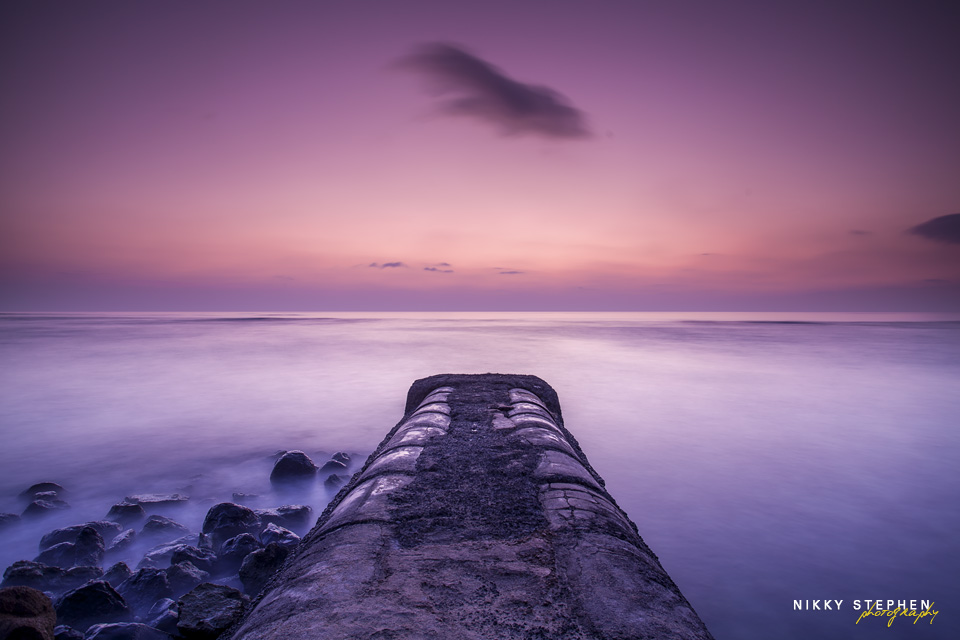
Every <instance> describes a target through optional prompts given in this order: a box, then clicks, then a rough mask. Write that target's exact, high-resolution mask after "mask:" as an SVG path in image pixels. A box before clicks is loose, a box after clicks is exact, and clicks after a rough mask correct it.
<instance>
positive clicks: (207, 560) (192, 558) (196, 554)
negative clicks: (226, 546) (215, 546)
mask: <svg viewBox="0 0 960 640" xmlns="http://www.w3.org/2000/svg"><path fill="white" fill-rule="evenodd" d="M183 562H189V563H190V564H192V565H193V566H195V567H196V568H197V569H200V570H201V571H207V572H211V571H213V568H214V566H215V565H216V562H217V554H215V553H214V552H213V551H209V550H207V549H200V548H197V547H193V546H190V545H183V546H182V547H181V548H179V549H177V550H176V551H174V552H173V554H172V555H171V556H170V564H171V566H172V565H175V564H180V563H183Z"/></svg>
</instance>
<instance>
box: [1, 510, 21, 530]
mask: <svg viewBox="0 0 960 640" xmlns="http://www.w3.org/2000/svg"><path fill="white" fill-rule="evenodd" d="M18 524H20V516H18V515H17V514H15V513H0V531H3V530H4V529H7V528H8V527H14V526H16V525H18Z"/></svg>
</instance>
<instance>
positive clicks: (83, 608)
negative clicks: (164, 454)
mask: <svg viewBox="0 0 960 640" xmlns="http://www.w3.org/2000/svg"><path fill="white" fill-rule="evenodd" d="M274 457H275V462H274V464H273V468H272V471H271V473H270V483H271V486H272V487H273V488H274V489H275V490H276V491H277V494H278V495H289V496H302V495H306V494H310V493H311V490H312V489H313V488H314V487H316V486H318V485H322V486H323V487H325V488H326V490H327V491H336V490H337V489H339V487H340V486H341V485H343V484H344V482H346V481H347V480H348V479H349V477H350V476H349V474H350V470H351V468H352V467H353V466H354V465H355V458H356V455H355V454H354V455H353V456H351V455H350V454H347V453H344V452H339V453H336V454H334V455H333V456H332V457H331V458H330V459H329V460H328V461H326V462H325V463H324V464H322V466H319V467H318V466H317V465H316V464H314V462H313V460H312V459H311V458H310V457H309V456H308V455H307V454H306V453H304V452H302V451H281V452H277V454H275V456H274ZM70 498H71V495H70V492H69V491H68V490H67V489H65V488H64V487H63V486H61V485H60V484H57V483H55V482H41V483H37V484H34V485H32V486H30V487H28V488H27V489H24V490H23V491H22V492H21V493H20V494H19V499H20V500H21V501H22V502H23V503H25V504H26V506H25V507H24V509H23V511H22V513H21V514H15V513H3V514H0V536H2V535H3V534H4V533H6V532H11V531H15V530H16V529H17V528H19V527H22V526H26V525H30V526H33V527H35V528H36V527H37V526H38V525H42V523H43V521H44V520H45V519H47V518H49V517H50V516H51V515H52V514H54V513H59V514H61V515H62V513H63V512H65V511H66V510H69V509H70V502H69V500H70ZM262 502H263V498H261V497H260V496H257V495H250V494H243V493H234V494H233V496H232V500H231V501H229V502H219V503H217V504H214V505H213V506H212V507H210V508H209V509H208V510H207V512H206V515H205V517H204V518H203V523H202V525H201V526H200V528H199V530H198V531H192V530H191V528H190V527H188V526H186V525H184V524H182V523H181V522H179V521H178V520H177V517H178V513H183V512H184V510H185V508H186V507H187V506H188V505H191V501H190V497H189V496H187V495H184V494H182V493H169V494H155V493H151V494H134V495H127V496H125V497H124V498H123V500H121V501H119V502H117V503H115V504H113V505H112V506H109V508H107V509H105V511H106V515H105V516H104V517H103V518H102V519H100V520H92V521H88V522H80V523H77V524H73V525H69V526H65V527H59V528H55V529H51V530H47V531H46V533H44V534H43V535H42V536H41V537H40V540H39V542H38V545H37V547H38V554H37V555H36V556H35V557H33V558H32V559H29V560H27V559H24V560H19V561H16V562H14V563H13V564H11V565H10V566H8V567H6V569H5V570H4V572H3V582H2V583H0V638H7V637H21V635H17V634H26V635H22V637H24V638H42V639H44V640H84V639H86V640H170V639H174V638H184V639H186V638H193V639H199V640H202V639H206V638H216V637H218V636H219V635H221V634H222V633H223V631H224V630H225V629H226V628H228V627H229V626H230V625H232V624H233V623H235V622H236V621H237V620H238V619H239V618H240V617H241V616H242V614H243V612H244V610H245V609H246V607H248V605H249V603H250V600H251V597H253V596H256V595H257V593H258V592H259V591H260V590H261V589H262V587H263V586H264V585H265V584H266V583H267V581H268V580H269V578H270V577H271V576H272V575H273V574H274V573H276V571H277V570H278V569H279V568H280V566H282V564H283V562H284V560H285V559H286V558H287V556H288V555H289V554H290V552H291V551H293V550H294V549H296V548H297V546H298V545H299V544H300V539H301V536H302V535H304V534H305V533H306V532H307V531H309V530H310V528H311V526H312V525H313V523H314V521H315V519H316V510H315V509H314V508H313V506H311V505H309V504H300V503H297V504H281V505H279V506H276V507H271V508H255V505H256V504H258V503H262ZM245 503H246V504H245ZM201 508H202V507H201Z"/></svg>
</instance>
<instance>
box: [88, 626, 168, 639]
mask: <svg viewBox="0 0 960 640" xmlns="http://www.w3.org/2000/svg"><path fill="white" fill-rule="evenodd" d="M84 640H171V637H170V634H167V633H164V632H163V631H160V630H159V629H154V628H153V627H149V626H147V625H145V624H141V623H139V622H115V623H113V624H95V625H93V626H92V627H90V628H89V629H87V634H86V635H85V636H84Z"/></svg>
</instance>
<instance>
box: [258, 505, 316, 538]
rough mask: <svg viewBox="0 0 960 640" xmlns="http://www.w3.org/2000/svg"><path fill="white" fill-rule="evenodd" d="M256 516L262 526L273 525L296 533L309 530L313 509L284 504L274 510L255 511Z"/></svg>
mask: <svg viewBox="0 0 960 640" xmlns="http://www.w3.org/2000/svg"><path fill="white" fill-rule="evenodd" d="M256 513H257V516H258V517H259V518H260V520H261V521H262V522H263V523H264V524H268V523H271V522H272V523H273V524H275V525H277V526H280V527H283V528H285V529H290V530H291V531H295V532H298V533H302V532H305V531H306V530H307V529H309V528H310V516H311V515H313V509H311V508H310V507H309V506H307V505H305V504H285V505H283V506H282V507H277V508H276V509H257V511H256Z"/></svg>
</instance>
